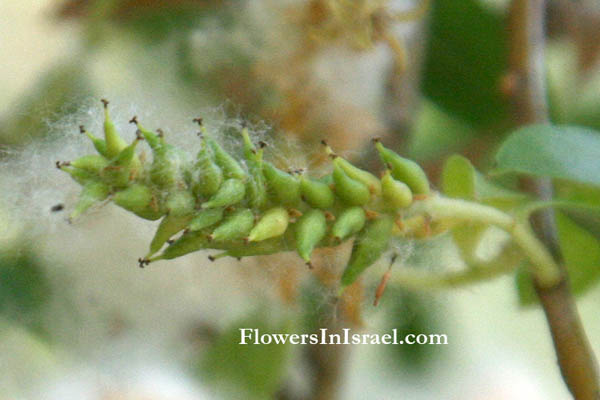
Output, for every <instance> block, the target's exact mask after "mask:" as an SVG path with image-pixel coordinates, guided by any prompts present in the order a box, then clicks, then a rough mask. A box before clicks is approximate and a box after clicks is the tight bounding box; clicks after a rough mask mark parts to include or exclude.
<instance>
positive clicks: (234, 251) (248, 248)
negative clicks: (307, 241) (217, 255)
mask: <svg viewBox="0 0 600 400" xmlns="http://www.w3.org/2000/svg"><path fill="white" fill-rule="evenodd" d="M287 250H289V248H288V246H287V242H286V241H285V240H284V239H283V238H282V237H276V238H271V239H267V240H263V241H260V242H250V243H247V244H244V245H242V246H236V247H235V248H230V249H228V250H227V251H226V252H225V255H227V256H230V257H236V258H242V257H252V256H264V255H269V254H275V253H281V252H283V251H287Z"/></svg>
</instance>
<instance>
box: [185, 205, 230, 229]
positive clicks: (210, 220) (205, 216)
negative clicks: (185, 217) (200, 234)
mask: <svg viewBox="0 0 600 400" xmlns="http://www.w3.org/2000/svg"><path fill="white" fill-rule="evenodd" d="M222 219H223V209H222V208H207V209H206V210H201V211H199V212H198V213H196V214H195V215H194V217H193V219H192V220H191V221H190V223H189V224H188V229H189V230H190V231H200V230H202V229H204V228H208V227H209V226H212V225H214V224H216V223H217V222H219V221H221V220H222Z"/></svg>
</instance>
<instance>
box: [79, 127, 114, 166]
mask: <svg viewBox="0 0 600 400" xmlns="http://www.w3.org/2000/svg"><path fill="white" fill-rule="evenodd" d="M79 131H80V132H81V133H83V134H85V135H86V136H87V137H88V138H89V139H90V141H91V142H92V144H93V145H94V148H95V149H96V151H97V152H98V153H99V154H100V155H102V156H104V157H106V158H110V157H109V155H108V151H107V149H106V141H104V140H103V139H100V138H99V137H96V136H94V135H93V134H91V133H90V132H88V131H87V130H86V129H85V128H84V127H83V125H82V126H80V127H79Z"/></svg>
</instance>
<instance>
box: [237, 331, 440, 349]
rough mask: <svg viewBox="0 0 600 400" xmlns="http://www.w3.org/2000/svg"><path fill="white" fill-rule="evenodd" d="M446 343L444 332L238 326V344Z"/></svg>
mask: <svg viewBox="0 0 600 400" xmlns="http://www.w3.org/2000/svg"><path fill="white" fill-rule="evenodd" d="M287 343H290V344H409V345H411V344H448V336H447V335H445V334H438V333H432V334H424V333H420V334H413V333H410V334H408V335H401V334H398V331H397V330H396V329H392V331H391V332H389V333H384V334H378V333H377V334H375V333H352V332H351V330H350V329H348V328H345V329H342V331H341V332H340V331H336V332H335V333H329V332H328V330H327V329H325V328H322V329H320V330H319V332H318V333H302V334H297V333H261V332H260V331H259V330H258V329H252V328H240V343H239V344H287Z"/></svg>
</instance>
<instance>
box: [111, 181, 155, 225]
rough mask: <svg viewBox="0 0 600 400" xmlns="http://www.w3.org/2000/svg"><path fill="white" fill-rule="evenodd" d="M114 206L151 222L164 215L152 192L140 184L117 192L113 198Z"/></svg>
mask: <svg viewBox="0 0 600 400" xmlns="http://www.w3.org/2000/svg"><path fill="white" fill-rule="evenodd" d="M113 201H114V202H115V204H116V205H118V206H120V207H122V208H124V209H126V210H128V211H131V212H133V213H134V214H136V215H138V216H140V217H142V218H144V219H149V220H151V221H154V220H157V219H159V218H160V217H162V216H163V215H164V214H165V213H164V211H163V207H161V206H160V204H159V201H158V199H157V197H156V196H155V195H154V193H152V190H151V189H150V188H149V187H148V186H145V185H142V184H140V183H134V184H131V185H130V186H128V187H127V188H125V189H123V190H121V191H119V192H117V193H116V194H115V196H114V198H113Z"/></svg>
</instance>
